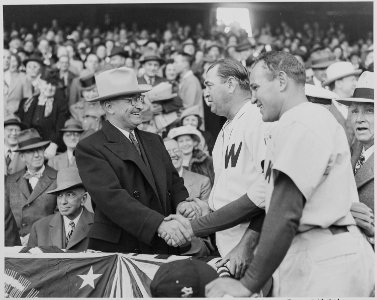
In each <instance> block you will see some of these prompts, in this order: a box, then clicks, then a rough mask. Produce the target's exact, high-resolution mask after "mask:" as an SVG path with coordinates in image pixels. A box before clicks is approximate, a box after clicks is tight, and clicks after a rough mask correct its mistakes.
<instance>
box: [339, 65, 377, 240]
mask: <svg viewBox="0 0 377 300" xmlns="http://www.w3.org/2000/svg"><path fill="white" fill-rule="evenodd" d="M374 82H375V81H374V73H372V72H368V71H365V72H364V73H363V74H361V76H360V78H359V80H358V82H357V86H356V89H355V91H354V93H353V96H352V97H351V98H342V99H339V100H338V101H339V102H341V103H343V104H346V105H348V106H349V111H350V118H351V125H352V128H353V130H354V133H355V138H356V142H355V143H354V144H353V145H352V147H351V152H352V156H351V164H352V167H353V170H354V173H355V181H356V186H357V191H358V193H359V200H360V203H354V204H353V205H352V208H351V211H352V215H353V217H354V218H355V220H356V223H357V224H358V226H359V227H361V228H363V231H364V233H365V234H366V235H367V236H368V237H369V241H370V242H371V243H372V244H373V245H374V87H373V85H374Z"/></svg>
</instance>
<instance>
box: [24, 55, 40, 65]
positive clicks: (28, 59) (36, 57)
mask: <svg viewBox="0 0 377 300" xmlns="http://www.w3.org/2000/svg"><path fill="white" fill-rule="evenodd" d="M29 61H35V62H37V63H39V64H40V65H41V66H44V63H43V58H42V56H41V55H40V54H38V53H33V54H32V55H30V57H28V58H27V59H25V60H24V61H23V62H22V63H23V64H24V66H26V65H27V63H28V62H29Z"/></svg>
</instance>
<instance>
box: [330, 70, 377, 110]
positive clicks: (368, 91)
mask: <svg viewBox="0 0 377 300" xmlns="http://www.w3.org/2000/svg"><path fill="white" fill-rule="evenodd" d="M375 82H376V78H375V77H374V72H369V71H365V72H363V73H362V74H361V75H360V77H359V80H358V81H357V84H356V88H355V90H354V92H353V95H352V97H351V98H341V99H337V101H338V102H340V103H343V104H345V105H351V104H352V102H361V103H374V84H375Z"/></svg>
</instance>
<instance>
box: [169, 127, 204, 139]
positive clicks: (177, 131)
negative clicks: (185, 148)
mask: <svg viewBox="0 0 377 300" xmlns="http://www.w3.org/2000/svg"><path fill="white" fill-rule="evenodd" d="M181 135H190V136H192V137H193V138H194V139H196V140H197V141H198V142H200V140H201V139H200V136H201V133H200V132H199V131H198V130H197V129H195V128H194V127H192V126H187V125H186V126H179V127H175V128H172V129H171V130H170V131H169V133H168V137H169V138H171V139H177V138H178V137H180V136H181Z"/></svg>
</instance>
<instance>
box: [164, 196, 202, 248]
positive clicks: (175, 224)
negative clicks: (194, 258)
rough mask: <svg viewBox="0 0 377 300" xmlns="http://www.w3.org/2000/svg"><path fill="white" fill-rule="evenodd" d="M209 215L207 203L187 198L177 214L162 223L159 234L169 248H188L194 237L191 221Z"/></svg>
mask: <svg viewBox="0 0 377 300" xmlns="http://www.w3.org/2000/svg"><path fill="white" fill-rule="evenodd" d="M207 213H209V207H208V204H207V202H206V201H203V200H200V199H197V198H194V199H193V198H187V199H186V200H185V201H183V202H181V203H179V205H178V207H177V214H175V215H174V214H172V215H170V216H168V217H166V218H165V219H164V221H162V223H161V225H160V226H159V228H158V230H157V233H158V236H159V237H160V238H162V239H164V240H165V242H166V243H167V244H168V245H169V246H173V247H178V246H186V245H187V244H188V243H190V242H191V238H192V237H194V236H195V235H194V232H193V230H192V227H191V223H190V220H192V219H196V218H199V217H201V216H203V215H205V214H207Z"/></svg>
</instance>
